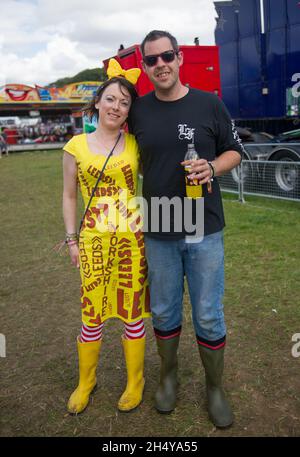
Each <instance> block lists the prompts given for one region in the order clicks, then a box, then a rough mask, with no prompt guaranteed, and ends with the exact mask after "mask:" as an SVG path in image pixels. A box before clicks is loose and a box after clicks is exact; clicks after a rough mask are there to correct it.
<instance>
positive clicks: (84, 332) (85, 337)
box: [79, 322, 104, 343]
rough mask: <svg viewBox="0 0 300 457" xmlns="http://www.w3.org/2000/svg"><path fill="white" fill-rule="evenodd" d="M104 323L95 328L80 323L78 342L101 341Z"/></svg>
mask: <svg viewBox="0 0 300 457" xmlns="http://www.w3.org/2000/svg"><path fill="white" fill-rule="evenodd" d="M103 327H104V322H103V323H102V324H100V325H99V326H97V327H90V326H88V325H86V324H84V323H82V327H81V334H80V337H79V340H80V342H81V343H90V342H91V341H100V340H102V330H103Z"/></svg>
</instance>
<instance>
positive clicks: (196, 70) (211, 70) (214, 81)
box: [103, 44, 221, 96]
mask: <svg viewBox="0 0 300 457" xmlns="http://www.w3.org/2000/svg"><path fill="white" fill-rule="evenodd" d="M179 48H180V50H181V51H182V52H183V65H182V66H181V67H180V79H181V81H182V83H183V84H188V85H189V86H190V87H194V88H196V89H202V90H206V91H208V92H215V93H216V94H218V95H219V96H221V80H220V65H219V48H218V46H198V45H193V46H185V45H184V46H179ZM112 57H113V58H115V59H116V60H117V61H118V62H119V63H120V65H121V66H122V68H124V70H128V69H129V68H132V67H138V68H141V69H142V54H141V51H140V47H139V45H137V44H135V45H133V46H131V47H129V48H126V49H121V50H119V51H118V53H117V55H115V56H112ZM108 61H109V59H106V60H104V61H103V63H104V67H105V69H107V66H108ZM136 87H137V91H138V93H139V95H144V94H146V93H147V92H150V91H151V90H153V85H152V83H151V82H150V80H149V78H148V76H147V75H146V73H144V71H142V74H141V76H140V78H139V80H138V82H137V86H136Z"/></svg>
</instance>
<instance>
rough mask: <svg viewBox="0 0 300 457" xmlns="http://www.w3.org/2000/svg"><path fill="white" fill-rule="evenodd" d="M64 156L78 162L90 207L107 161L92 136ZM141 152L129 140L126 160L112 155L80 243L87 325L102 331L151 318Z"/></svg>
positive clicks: (68, 147) (72, 142)
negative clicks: (108, 323) (110, 324)
mask: <svg viewBox="0 0 300 457" xmlns="http://www.w3.org/2000/svg"><path fill="white" fill-rule="evenodd" d="M64 150H65V151H67V152H68V153H70V154H72V155H73V156H74V157H75V159H76V164H77V170H78V181H79V185H80V189H81V193H82V197H83V200H84V205H85V207H86V206H87V204H88V202H89V199H90V196H91V194H92V191H93V188H94V187H95V184H96V181H97V177H98V176H99V174H100V172H101V170H102V167H103V165H104V162H105V160H106V157H105V156H104V155H102V154H101V153H99V154H94V153H93V152H92V151H91V150H90V149H89V147H88V143H87V134H85V133H84V134H81V135H76V136H74V137H73V138H72V139H71V140H70V141H69V142H68V143H67V144H66V145H65V146H64ZM138 160H139V154H138V146H137V143H136V141H135V138H134V136H133V135H130V134H127V133H126V134H125V147H124V150H123V152H122V153H121V154H119V155H117V156H114V155H112V156H111V157H110V159H109V161H108V163H107V165H106V168H105V170H104V173H103V176H102V179H101V180H100V182H99V183H98V186H97V189H96V192H95V195H94V197H93V199H92V202H91V204H90V207H89V209H88V212H87V214H86V217H85V220H84V224H83V228H82V230H81V233H80V237H79V251H80V276H81V307H82V321H83V323H84V324H86V325H88V326H98V325H100V324H101V323H102V322H104V321H105V320H107V319H108V318H110V317H117V318H120V319H122V320H123V321H126V322H133V321H136V320H137V319H139V318H144V317H150V301H149V286H148V281H147V264H146V259H145V247H144V237H143V233H142V231H141V227H142V217H141V213H140V210H139V207H138V205H137V201H136V192H137V184H138Z"/></svg>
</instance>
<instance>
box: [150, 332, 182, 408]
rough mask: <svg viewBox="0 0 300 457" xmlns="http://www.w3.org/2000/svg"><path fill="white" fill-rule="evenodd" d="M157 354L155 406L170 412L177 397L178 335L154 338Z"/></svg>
mask: <svg viewBox="0 0 300 457" xmlns="http://www.w3.org/2000/svg"><path fill="white" fill-rule="evenodd" d="M156 342H157V349H158V354H159V356H160V358H161V367H160V383H159V387H158V390H157V392H156V394H155V408H156V409H157V411H158V412H160V413H165V414H167V413H171V412H172V411H173V409H174V408H175V406H176V397H177V388H178V382H177V368H178V361H177V349H178V344H179V336H175V337H173V338H170V339H166V340H163V339H161V338H156Z"/></svg>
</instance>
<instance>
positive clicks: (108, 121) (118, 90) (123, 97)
mask: <svg viewBox="0 0 300 457" xmlns="http://www.w3.org/2000/svg"><path fill="white" fill-rule="evenodd" d="M130 106H131V96H130V94H129V92H128V90H127V89H126V87H123V86H119V84H118V83H113V84H110V85H109V86H108V87H106V88H105V89H104V91H103V93H102V97H101V99H100V100H99V101H98V102H97V103H96V104H95V108H96V109H97V110H98V113H99V122H100V124H101V125H103V126H105V127H107V128H109V129H116V128H120V127H121V126H122V125H123V124H124V122H125V121H126V119H127V117H128V112H129V110H130Z"/></svg>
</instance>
